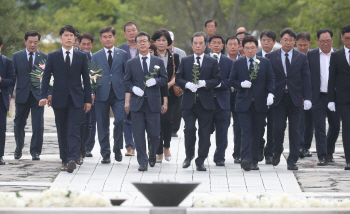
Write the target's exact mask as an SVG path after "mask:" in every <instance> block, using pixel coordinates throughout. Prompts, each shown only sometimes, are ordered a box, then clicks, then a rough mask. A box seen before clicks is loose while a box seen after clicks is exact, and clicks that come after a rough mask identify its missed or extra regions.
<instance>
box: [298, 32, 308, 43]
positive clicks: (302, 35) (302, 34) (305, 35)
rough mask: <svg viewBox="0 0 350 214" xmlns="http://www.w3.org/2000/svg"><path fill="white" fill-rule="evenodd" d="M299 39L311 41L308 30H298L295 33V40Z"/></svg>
mask: <svg viewBox="0 0 350 214" xmlns="http://www.w3.org/2000/svg"><path fill="white" fill-rule="evenodd" d="M299 39H306V40H307V41H309V42H310V41H311V36H310V34H309V33H308V32H305V31H300V32H299V33H298V34H297V37H296V41H299Z"/></svg>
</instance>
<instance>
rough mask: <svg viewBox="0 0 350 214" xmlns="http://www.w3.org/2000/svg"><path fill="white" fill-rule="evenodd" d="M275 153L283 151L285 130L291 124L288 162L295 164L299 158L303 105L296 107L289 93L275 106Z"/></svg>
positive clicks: (279, 153) (278, 153)
mask: <svg viewBox="0 0 350 214" xmlns="http://www.w3.org/2000/svg"><path fill="white" fill-rule="evenodd" d="M273 111H274V115H273V117H274V126H273V127H274V134H273V140H274V143H275V149H274V155H278V156H279V155H281V153H282V152H283V141H284V132H285V130H286V127H287V119H288V123H289V124H288V125H289V156H288V159H287V163H288V164H295V163H296V162H297V161H298V159H299V148H300V144H299V131H300V128H299V121H300V111H301V107H296V106H295V105H294V103H293V100H292V98H291V97H290V94H289V93H284V95H283V97H282V99H281V101H280V103H279V104H278V105H277V106H275V107H274V110H273Z"/></svg>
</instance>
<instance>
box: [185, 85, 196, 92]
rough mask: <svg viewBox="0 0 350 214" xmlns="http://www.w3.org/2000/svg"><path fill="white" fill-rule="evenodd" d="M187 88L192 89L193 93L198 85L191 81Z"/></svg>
mask: <svg viewBox="0 0 350 214" xmlns="http://www.w3.org/2000/svg"><path fill="white" fill-rule="evenodd" d="M185 88H188V89H190V90H191V91H192V92H193V93H194V92H196V91H197V85H196V84H194V83H191V82H188V83H186V85H185Z"/></svg>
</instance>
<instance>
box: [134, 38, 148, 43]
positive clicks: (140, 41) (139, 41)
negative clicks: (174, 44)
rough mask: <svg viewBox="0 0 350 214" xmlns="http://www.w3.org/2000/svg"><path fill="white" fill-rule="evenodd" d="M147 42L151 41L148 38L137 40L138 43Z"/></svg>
mask: <svg viewBox="0 0 350 214" xmlns="http://www.w3.org/2000/svg"><path fill="white" fill-rule="evenodd" d="M147 42H149V41H148V40H146V39H145V40H137V43H140V44H142V43H147Z"/></svg>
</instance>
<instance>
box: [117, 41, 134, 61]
mask: <svg viewBox="0 0 350 214" xmlns="http://www.w3.org/2000/svg"><path fill="white" fill-rule="evenodd" d="M118 48H119V49H122V50H124V51H125V52H126V54H127V55H128V59H131V54H130V49H129V45H128V42H125V43H124V44H121V45H120V46H119V47H118ZM137 55H139V50H137V49H136V56H137Z"/></svg>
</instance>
